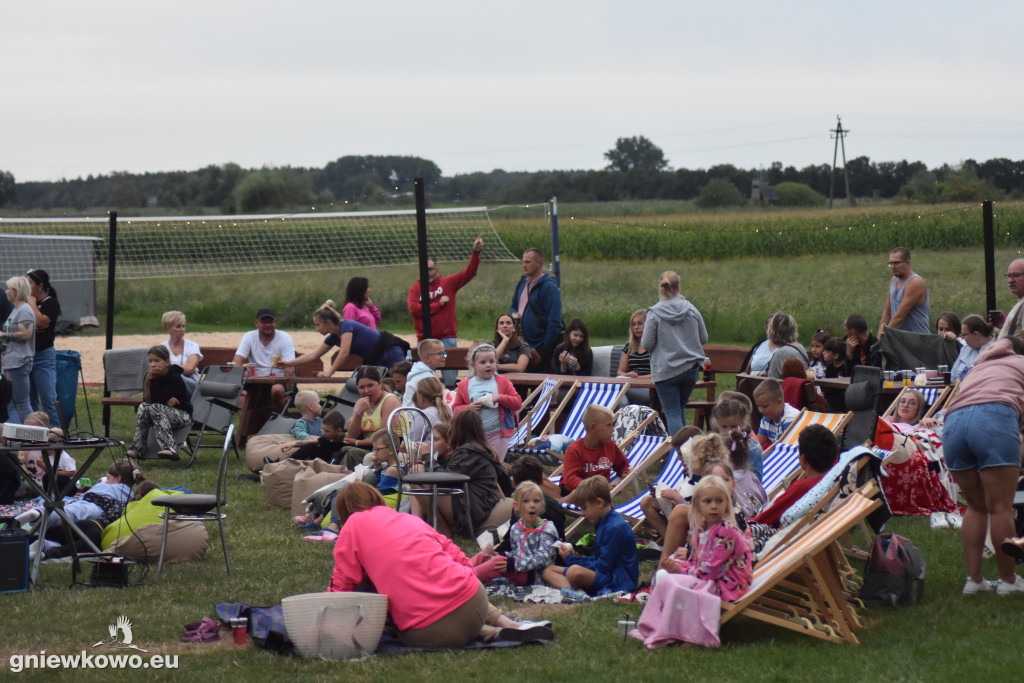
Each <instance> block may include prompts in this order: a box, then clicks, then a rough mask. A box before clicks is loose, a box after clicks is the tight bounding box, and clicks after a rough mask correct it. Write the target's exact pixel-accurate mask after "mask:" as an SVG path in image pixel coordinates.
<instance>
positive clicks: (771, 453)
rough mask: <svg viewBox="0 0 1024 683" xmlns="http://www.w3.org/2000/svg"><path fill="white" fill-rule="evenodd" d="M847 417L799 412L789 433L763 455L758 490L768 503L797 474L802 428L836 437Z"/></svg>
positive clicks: (850, 414)
mask: <svg viewBox="0 0 1024 683" xmlns="http://www.w3.org/2000/svg"><path fill="white" fill-rule="evenodd" d="M851 417H853V413H817V412H814V411H811V410H807V409H804V410H801V411H800V414H799V415H797V417H796V419H795V420H793V424H791V425H790V426H789V429H787V430H786V431H785V432H784V433H783V434H782V436H781V437H779V440H778V441H776V442H775V443H773V444H772V445H771V446H770V447H769V448H768V450H766V451H765V452H764V471H763V474H762V476H761V486H762V487H764V490H765V493H767V494H768V499H769V500H771V499H772V498H774V497H775V496H776V495H777V494H778V492H779V491H781V490H782V488H783V487H784V486H785V484H786V480H787V478H790V476H791V475H793V474H794V473H796V472H798V471H799V469H800V459H799V450H798V446H797V439H798V437H799V436H800V432H802V431H803V430H804V427H807V426H808V425H812V424H820V425H823V426H825V427H827V428H828V429H830V430H832V433H833V434H835V435H836V436H837V437H838V436H839V434H841V433H842V431H843V427H845V426H846V423H847V422H849V421H850V418H851Z"/></svg>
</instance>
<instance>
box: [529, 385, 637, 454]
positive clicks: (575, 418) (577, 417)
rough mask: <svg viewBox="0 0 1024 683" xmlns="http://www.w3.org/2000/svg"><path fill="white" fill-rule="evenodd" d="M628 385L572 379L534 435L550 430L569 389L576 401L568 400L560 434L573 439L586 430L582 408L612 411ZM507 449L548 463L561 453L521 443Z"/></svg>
mask: <svg viewBox="0 0 1024 683" xmlns="http://www.w3.org/2000/svg"><path fill="white" fill-rule="evenodd" d="M628 389H629V383H628V382H626V383H624V384H608V383H604V382H583V383H580V382H575V383H574V384H573V385H572V387H570V393H567V394H566V396H565V398H564V399H562V403H561V404H559V407H558V409H557V410H556V411H555V413H554V414H552V416H551V419H549V420H548V423H547V425H545V426H544V429H543V430H542V431H541V433H540V434H539V435H538V437H544V436H547V435H548V434H550V433H552V431H553V429H554V426H555V421H556V419H557V418H558V415H559V414H560V413H561V411H562V409H563V408H564V407H565V404H566V402H567V401H568V400H569V399H570V397H571V396H572V392H573V391H575V392H576V401H575V402H574V403H573V404H572V410H570V411H569V416H568V417H567V418H566V419H565V424H564V425H563V426H562V432H561V433H562V435H563V436H565V437H566V438H568V439H569V440H570V441H575V440H576V439H579V438H581V437H582V436H583V434H584V432H585V431H586V430H585V428H584V425H583V412H584V411H585V410H586V409H587V408H588V407H590V406H592V405H594V404H595V403H596V404H600V405H603V406H605V407H606V408H608V409H609V410H611V411H612V412H614V411H615V407H616V406H617V405H618V404H619V400H620V399H621V398H622V396H623V395H624V394H625V393H626V391H627V390H628ZM509 452H510V453H514V454H515V455H517V456H520V455H535V456H537V457H538V458H540V459H541V462H546V463H547V464H549V465H557V464H560V461H561V456H560V455H559V454H558V453H554V452H552V451H547V450H544V449H536V448H524V447H522V446H519V447H516V448H514V449H513V448H510V449H509Z"/></svg>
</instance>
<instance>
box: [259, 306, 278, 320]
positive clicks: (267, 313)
mask: <svg viewBox="0 0 1024 683" xmlns="http://www.w3.org/2000/svg"><path fill="white" fill-rule="evenodd" d="M264 318H273V319H274V320H277V313H274V309H273V308H261V309H260V310H259V312H257V313H256V319H257V320H263V319H264Z"/></svg>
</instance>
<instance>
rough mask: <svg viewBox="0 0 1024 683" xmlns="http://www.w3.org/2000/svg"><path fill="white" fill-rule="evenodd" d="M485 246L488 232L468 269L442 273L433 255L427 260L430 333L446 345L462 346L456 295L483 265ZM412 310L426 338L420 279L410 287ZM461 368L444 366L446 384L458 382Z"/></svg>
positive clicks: (420, 335)
mask: <svg viewBox="0 0 1024 683" xmlns="http://www.w3.org/2000/svg"><path fill="white" fill-rule="evenodd" d="M483 248H484V236H483V234H482V233H481V234H480V235H478V236H477V238H476V241H475V242H473V253H472V255H470V257H469V265H468V266H466V269H465V270H462V271H459V272H458V273H455V274H454V275H445V276H444V277H439V273H438V271H437V264H436V263H434V260H433V259H430V260H428V261H427V273H428V276H429V277H430V285H429V287H430V336H431V337H432V338H434V339H440V340H441V343H442V344H444V346H445V348H449V349H451V348H455V347H456V346H458V341H459V340H458V333H459V324H458V320H457V319H456V317H455V295H456V294H457V293H458V291H459V290H460V289H461V288H462V287H463V286H465V285H466V283H468V282H469V281H470V280H472V279H473V277H474V276H476V271H477V268H479V267H480V252H481V251H482V250H483ZM408 305H409V313H410V314H412V322H413V324H414V325H415V326H416V339H417V340H419V341H423V304H422V302H421V301H420V281H419V280H417V281H416V282H414V283H412V287H410V288H409V301H408ZM457 379H458V370H442V371H441V381H442V382H444V385H445V386H446V387H452V386H455V382H456V380H457Z"/></svg>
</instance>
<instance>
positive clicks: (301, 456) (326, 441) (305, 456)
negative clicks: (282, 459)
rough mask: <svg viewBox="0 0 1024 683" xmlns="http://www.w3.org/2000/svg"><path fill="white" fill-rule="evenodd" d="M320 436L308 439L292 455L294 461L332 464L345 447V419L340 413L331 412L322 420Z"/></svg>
mask: <svg viewBox="0 0 1024 683" xmlns="http://www.w3.org/2000/svg"><path fill="white" fill-rule="evenodd" d="M320 432H321V433H320V436H317V437H313V438H311V439H307V440H306V441H305V442H303V445H302V446H299V449H298V450H297V451H295V452H294V453H292V456H291V457H292V459H294V460H315V459H316V458H320V459H321V460H323V461H324V462H331V461H332V460H334V458H335V456H337V455H338V453H339V452H341V449H342V448H344V447H345V417H344V416H343V415H342V414H341V413H339V412H338V411H333V410H332V411H331V412H329V413H327V414H326V415H324V416H323V418H322V419H321V420H320Z"/></svg>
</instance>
